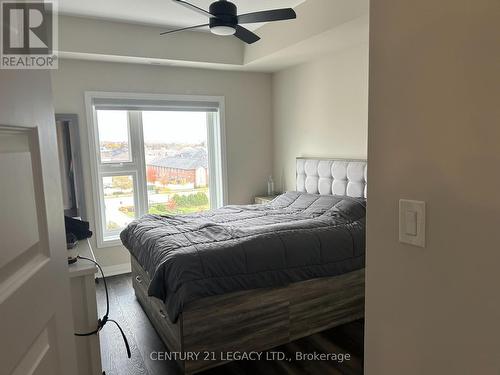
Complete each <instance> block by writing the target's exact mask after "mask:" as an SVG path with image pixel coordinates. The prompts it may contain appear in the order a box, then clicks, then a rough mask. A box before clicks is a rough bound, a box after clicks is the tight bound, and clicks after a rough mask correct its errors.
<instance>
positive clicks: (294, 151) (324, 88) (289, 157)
mask: <svg viewBox="0 0 500 375" xmlns="http://www.w3.org/2000/svg"><path fill="white" fill-rule="evenodd" d="M273 120H274V121H273V139H274V150H273V151H274V159H273V160H274V176H275V181H276V186H277V187H278V188H280V189H281V188H283V189H284V190H294V189H295V158H296V157H297V156H313V157H326V158H331V157H340V158H363V159H364V158H366V153H367V132H368V129H367V128H368V125H367V123H368V45H367V44H361V45H358V46H351V47H350V48H347V49H344V50H342V51H339V52H336V53H334V54H332V55H329V56H324V57H321V58H317V59H314V60H313V61H311V62H307V63H305V64H301V65H297V66H295V67H292V68H289V69H286V70H282V71H280V72H278V73H276V74H274V75H273Z"/></svg>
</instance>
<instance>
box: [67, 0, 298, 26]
mask: <svg viewBox="0 0 500 375" xmlns="http://www.w3.org/2000/svg"><path fill="white" fill-rule="evenodd" d="M188 1H189V2H191V3H192V4H194V5H196V6H198V7H200V8H203V9H208V7H209V6H210V4H211V3H212V2H213V1H214V0H188ZM304 1H305V0H233V2H234V3H235V4H236V6H237V7H238V14H242V13H250V12H256V11H260V10H268V9H275V8H287V7H295V6H297V5H298V4H300V3H303V2H304ZM59 13H60V14H66V15H73V16H80V17H92V18H102V19H106V20H114V21H121V22H131V23H139V24H145V25H157V26H165V27H166V28H174V27H187V26H194V25H198V24H202V23H207V18H206V17H204V16H203V15H201V14H199V13H196V12H193V11H191V10H189V9H187V8H185V7H183V6H181V5H179V4H175V3H174V1H172V0H85V1H83V0H59ZM261 25H262V24H254V25H248V26H246V27H248V29H251V30H255V29H257V28H258V27H260V26H261Z"/></svg>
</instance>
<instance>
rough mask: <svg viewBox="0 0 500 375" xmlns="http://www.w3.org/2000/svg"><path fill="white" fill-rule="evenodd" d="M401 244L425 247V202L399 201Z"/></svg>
mask: <svg viewBox="0 0 500 375" xmlns="http://www.w3.org/2000/svg"><path fill="white" fill-rule="evenodd" d="M399 242H402V243H407V244H410V245H414V246H420V247H425V202H422V201H412V200H407V199H400V200H399Z"/></svg>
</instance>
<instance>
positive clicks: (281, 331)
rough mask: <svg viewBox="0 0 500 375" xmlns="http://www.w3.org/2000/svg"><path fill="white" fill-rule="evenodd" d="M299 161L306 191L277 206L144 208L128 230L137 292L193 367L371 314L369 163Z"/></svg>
mask: <svg viewBox="0 0 500 375" xmlns="http://www.w3.org/2000/svg"><path fill="white" fill-rule="evenodd" d="M296 165H297V174H296V185H297V187H296V191H295V192H287V193H285V194H282V195H280V196H278V197H277V198H276V199H274V200H273V201H272V202H270V203H268V204H264V205H249V206H226V207H223V208H221V209H217V210H212V211H209V212H207V213H200V214H193V215H181V216H157V215H146V216H144V217H143V218H141V219H138V220H135V221H134V222H132V223H131V224H130V225H129V226H128V227H127V228H126V229H125V230H124V231H123V232H122V233H121V239H122V242H123V244H124V245H125V247H126V248H127V249H128V250H129V251H130V252H131V254H132V273H133V286H134V290H135V294H136V296H137V299H138V300H139V302H140V304H141V305H142V307H143V309H144V311H145V312H146V314H147V315H148V317H149V318H150V320H151V322H152V324H153V325H154V327H155V328H156V330H157V332H158V333H159V335H160V337H161V338H162V340H163V341H164V343H165V344H166V346H167V347H168V348H169V350H170V351H171V352H174V353H180V355H178V362H179V364H180V366H181V368H182V370H183V371H184V373H188V374H191V373H196V372H199V371H203V370H206V369H208V368H211V367H215V366H218V365H221V364H223V363H225V362H228V361H229V360H230V357H229V356H228V355H227V353H230V352H236V351H238V352H250V351H263V350H267V349H271V348H273V347H276V346H279V345H282V344H284V343H287V342H290V341H293V340H296V339H298V338H301V337H305V336H308V335H311V334H314V333H316V332H320V331H322V330H325V329H329V328H332V327H334V326H337V325H340V324H344V323H347V322H350V321H353V320H356V319H359V318H361V317H362V316H363V312H364V262H365V235H364V232H365V211H366V200H365V198H366V167H367V166H366V162H365V161H362V160H338V159H333V160H331V159H328V160H325V159H305V158H299V159H297V161H296ZM190 354H191V355H192V354H195V355H196V354H198V355H197V356H196V357H195V356H190Z"/></svg>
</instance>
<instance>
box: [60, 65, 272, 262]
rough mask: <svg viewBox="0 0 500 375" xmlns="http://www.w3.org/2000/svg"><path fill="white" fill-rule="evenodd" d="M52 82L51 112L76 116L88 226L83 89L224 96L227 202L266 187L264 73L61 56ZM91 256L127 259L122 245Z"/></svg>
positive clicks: (267, 94) (247, 198)
mask: <svg viewBox="0 0 500 375" xmlns="http://www.w3.org/2000/svg"><path fill="white" fill-rule="evenodd" d="M52 85H53V91H54V106H55V110H56V113H76V114H77V115H78V117H79V120H80V129H81V130H80V136H81V147H82V154H83V168H84V179H85V197H86V201H87V212H88V213H89V215H90V220H91V222H92V225H93V222H94V220H93V217H94V214H93V213H94V207H93V202H92V194H91V192H92V190H91V189H92V188H93V186H92V180H91V175H90V157H89V143H88V125H87V119H86V116H85V105H84V92H85V91H122V92H142V93H171V94H193V95H222V96H225V104H226V138H227V142H226V143H227V174H228V200H229V203H250V202H251V201H252V199H253V196H254V195H256V194H261V193H263V192H264V191H265V189H266V179H267V176H269V174H270V173H271V172H272V153H271V149H272V146H271V137H272V134H271V120H272V114H271V76H270V75H268V74H262V73H244V72H224V71H217V70H202V69H189V68H175V67H157V66H148V65H136V64H121V63H106V62H91V61H79V60H61V61H60V62H59V70H57V71H53V72H52ZM93 243H94V245H95V239H94V240H93ZM94 248H95V246H94ZM96 256H97V257H98V259H99V260H100V261H101V262H102V264H103V265H104V266H113V265H119V264H124V263H126V262H128V252H127V251H126V250H124V248H123V247H116V248H105V249H99V250H97V254H96Z"/></svg>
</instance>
